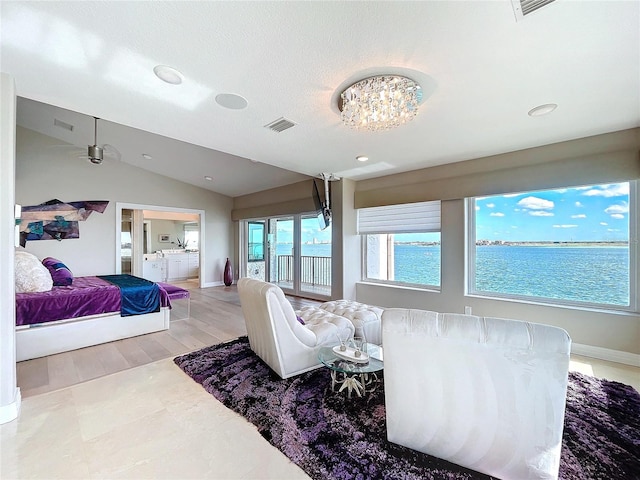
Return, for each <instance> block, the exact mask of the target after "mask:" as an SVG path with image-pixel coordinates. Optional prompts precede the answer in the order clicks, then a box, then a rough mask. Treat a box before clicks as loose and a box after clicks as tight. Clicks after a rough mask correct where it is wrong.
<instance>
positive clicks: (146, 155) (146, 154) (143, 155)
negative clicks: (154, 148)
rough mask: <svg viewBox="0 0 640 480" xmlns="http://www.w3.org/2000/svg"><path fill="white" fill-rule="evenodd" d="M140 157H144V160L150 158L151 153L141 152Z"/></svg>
mask: <svg viewBox="0 0 640 480" xmlns="http://www.w3.org/2000/svg"><path fill="white" fill-rule="evenodd" d="M142 158H144V159H145V160H151V159H152V158H153V157H152V156H151V155H149V154H148V153H143V154H142Z"/></svg>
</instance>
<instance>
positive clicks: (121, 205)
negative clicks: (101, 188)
mask: <svg viewBox="0 0 640 480" xmlns="http://www.w3.org/2000/svg"><path fill="white" fill-rule="evenodd" d="M123 209H125V210H133V211H134V225H132V231H133V232H135V223H136V222H135V211H136V210H138V211H140V212H142V210H153V211H156V212H176V213H189V214H193V215H198V224H199V225H200V244H199V246H198V250H199V252H200V268H199V271H198V282H199V284H200V288H204V287H205V280H204V275H203V274H202V268H203V266H204V265H206V262H205V259H206V252H205V250H206V249H205V229H204V225H205V212H204V210H197V209H194V208H179V207H163V206H159V205H145V204H139V203H125V202H116V241H115V242H114V243H115V249H116V265H115V267H116V269H115V272H116V273H117V274H119V273H122V263H121V262H122V258H121V256H120V236H121V233H122V210H123ZM143 221H144V219H143V218H142V217H140V220H139V223H140V225H139V230H140V234H142V222H143ZM134 242H135V239H134ZM136 244H137V245H139V249H140V252H142V243H141V242H140V241H138V242H136ZM134 245H135V244H134ZM131 274H132V275H138V276H140V275H142V254H141V253H139V252H136V254H135V255H134V251H133V250H132V251H131Z"/></svg>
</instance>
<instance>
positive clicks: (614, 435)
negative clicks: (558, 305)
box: [175, 337, 640, 480]
mask: <svg viewBox="0 0 640 480" xmlns="http://www.w3.org/2000/svg"><path fill="white" fill-rule="evenodd" d="M175 362H176V364H177V365H178V366H179V367H180V368H181V369H182V370H184V372H185V373H186V374H187V375H189V376H190V377H191V378H193V379H194V380H195V381H196V382H198V383H200V384H201V385H202V386H203V387H204V388H205V390H206V391H207V392H209V393H211V394H212V395H213V396H214V397H216V398H217V399H218V400H220V401H221V402H222V403H223V404H224V405H225V406H227V407H228V408H230V409H231V410H233V411H235V412H237V413H239V414H240V415H242V416H244V417H245V418H246V419H247V420H248V421H249V422H251V423H253V424H254V425H255V426H256V427H257V428H258V431H259V432H260V433H261V434H262V436H263V437H264V438H265V439H266V440H268V441H269V443H271V444H272V445H274V446H275V447H276V448H278V449H279V450H280V451H281V452H283V453H284V454H285V455H286V456H287V457H289V459H290V460H291V461H292V462H294V463H295V464H297V465H298V466H299V467H300V468H302V470H304V471H305V472H306V473H307V475H309V476H310V477H312V478H313V479H317V480H320V479H322V480H324V479H354V480H356V479H362V480H364V479H378V478H380V479H382V478H384V479H451V480H452V479H456V480H457V479H488V478H491V477H488V476H486V475H482V474H479V473H477V472H474V471H471V470H467V469H464V468H462V467H459V466H457V465H454V464H452V463H449V462H446V461H443V460H440V459H437V458H435V457H431V456H429V455H425V454H422V453H420V452H416V451H414V450H411V449H408V448H405V447H401V446H399V445H395V444H392V443H389V442H387V439H386V430H385V429H386V426H385V409H384V384H383V383H384V380H382V381H381V384H380V386H379V387H378V388H377V389H376V390H375V391H374V392H372V393H370V394H368V396H366V397H364V398H352V399H351V400H349V399H347V398H346V396H344V395H342V394H336V393H333V392H331V390H330V388H329V378H330V377H329V371H328V370H327V369H324V368H320V369H317V370H314V371H312V372H308V373H305V374H302V375H299V376H297V377H294V378H290V379H287V380H281V379H280V377H278V376H277V375H276V374H275V373H273V371H272V370H271V369H270V368H269V367H267V365H266V364H265V363H264V362H262V360H260V359H259V358H258V357H257V356H256V355H255V354H254V353H253V352H252V351H251V349H250V348H249V343H248V340H247V337H241V338H239V339H237V340H234V341H232V342H229V343H225V344H220V345H214V346H212V347H207V348H204V349H202V350H199V351H197V352H193V353H190V354H187V355H183V356H180V357H177V358H176V359H175ZM560 478H562V479H566V480H577V479H607V480H610V479H624V480H630V479H640V394H639V393H638V392H637V391H635V390H634V389H633V388H632V387H630V386H628V385H624V384H622V383H617V382H611V381H607V380H598V379H596V378H592V377H589V376H586V375H581V374H579V373H573V372H572V373H570V374H569V388H568V391H567V408H566V416H565V426H564V437H563V441H562V458H561V461H560Z"/></svg>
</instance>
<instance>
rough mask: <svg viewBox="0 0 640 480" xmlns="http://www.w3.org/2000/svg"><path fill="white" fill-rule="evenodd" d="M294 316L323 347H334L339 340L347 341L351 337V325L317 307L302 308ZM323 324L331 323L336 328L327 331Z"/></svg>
mask: <svg viewBox="0 0 640 480" xmlns="http://www.w3.org/2000/svg"><path fill="white" fill-rule="evenodd" d="M296 315H297V316H298V317H300V318H301V319H302V321H303V322H304V324H305V326H306V327H307V328H309V329H310V330H312V331H313V332H314V333H315V334H316V336H317V337H318V343H321V344H323V345H335V344H336V343H338V341H339V340H340V339H348V338H351V337H352V336H353V331H354V327H353V323H352V322H351V321H349V319H347V318H345V317H342V316H340V315H335V314H333V313H331V312H328V311H327V310H323V309H321V308H318V307H311V306H309V307H302V308H301V309H300V310H296ZM324 323H331V324H333V325H335V326H336V328H335V329H334V328H331V329H328V328H327V327H326V326H323V324H324Z"/></svg>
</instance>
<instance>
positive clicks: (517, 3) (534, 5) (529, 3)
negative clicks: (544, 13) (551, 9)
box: [511, 0, 555, 22]
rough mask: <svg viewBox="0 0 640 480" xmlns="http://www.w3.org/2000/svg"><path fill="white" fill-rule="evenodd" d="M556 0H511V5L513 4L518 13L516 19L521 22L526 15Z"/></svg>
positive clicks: (514, 10) (515, 11)
mask: <svg viewBox="0 0 640 480" xmlns="http://www.w3.org/2000/svg"><path fill="white" fill-rule="evenodd" d="M554 1H555V0H511V5H512V6H513V12H514V13H515V14H516V21H517V22H519V21H520V20H522V19H523V18H524V17H525V16H527V15H529V14H530V13H533V12H535V11H536V10H539V9H540V8H542V7H544V6H545V5H549V4H550V3H552V2H554Z"/></svg>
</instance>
